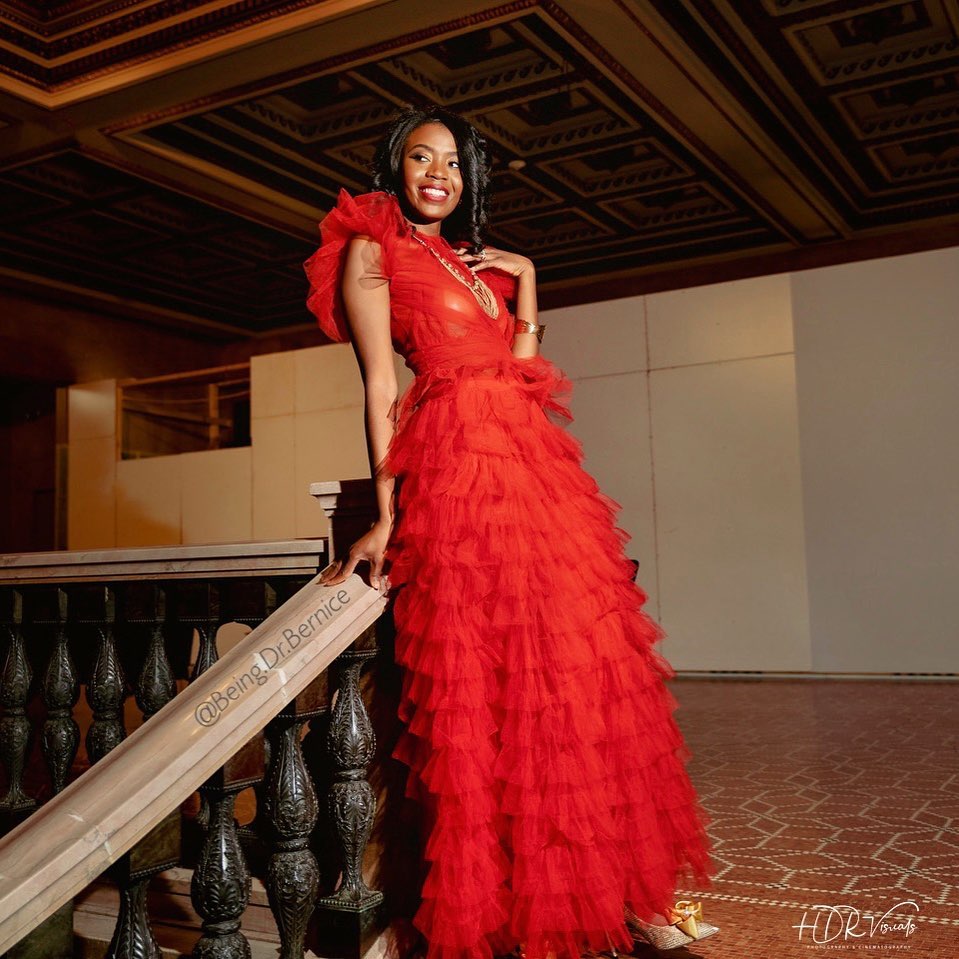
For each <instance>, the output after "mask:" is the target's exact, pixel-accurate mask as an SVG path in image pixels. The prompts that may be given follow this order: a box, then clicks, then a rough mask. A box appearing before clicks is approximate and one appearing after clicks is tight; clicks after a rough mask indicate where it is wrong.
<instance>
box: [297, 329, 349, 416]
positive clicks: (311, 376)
mask: <svg viewBox="0 0 959 959" xmlns="http://www.w3.org/2000/svg"><path fill="white" fill-rule="evenodd" d="M292 356H293V362H294V368H295V374H294V377H295V382H296V412H297V413H309V412H313V411H314V410H335V409H341V408H342V407H344V406H362V405H363V380H362V379H361V378H360V368H359V364H358V363H357V361H356V354H355V353H354V352H353V347H352V346H351V345H350V344H349V343H334V344H333V345H328V346H316V347H312V348H310V349H306V350H297V351H296V352H295V353H293V354H292Z"/></svg>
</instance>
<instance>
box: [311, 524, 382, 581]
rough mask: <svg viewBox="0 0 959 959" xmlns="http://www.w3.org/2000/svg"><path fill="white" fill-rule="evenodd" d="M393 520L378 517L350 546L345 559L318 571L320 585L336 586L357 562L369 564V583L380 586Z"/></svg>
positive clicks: (335, 561) (336, 560)
mask: <svg viewBox="0 0 959 959" xmlns="http://www.w3.org/2000/svg"><path fill="white" fill-rule="evenodd" d="M392 529H393V521H392V520H390V519H378V520H376V522H375V523H373V525H372V526H371V527H370V529H369V532H366V533H364V534H363V535H362V536H361V537H360V538H359V539H358V540H357V541H356V542H355V543H354V544H353V545H352V546H351V547H350V552H349V555H348V556H347V557H346V559H335V560H333V562H332V563H330V565H329V566H327V567H326V569H324V570H323V572H322V573H320V579H319V582H320V585H321V586H338V585H339V584H340V583H342V582H343V580H345V579H346V578H347V577H348V576H349V575H350V574H351V573H352V572H353V570H354V569H355V568H356V564H357V563H361V562H364V561H366V562H368V563H369V564H370V584H371V585H372V587H373V588H374V589H379V588H380V580H381V579H383V578H384V577H383V557H384V554H385V552H386V544H387V543H388V542H389V538H390V532H391V531H392Z"/></svg>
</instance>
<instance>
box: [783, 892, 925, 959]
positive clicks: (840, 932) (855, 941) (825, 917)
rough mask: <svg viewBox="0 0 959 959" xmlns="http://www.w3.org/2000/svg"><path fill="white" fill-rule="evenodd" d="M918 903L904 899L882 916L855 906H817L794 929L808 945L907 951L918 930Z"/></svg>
mask: <svg viewBox="0 0 959 959" xmlns="http://www.w3.org/2000/svg"><path fill="white" fill-rule="evenodd" d="M918 914H919V903H917V902H916V901H915V900H914V899H904V900H903V901H902V902H897V903H896V904H895V905H894V906H892V907H891V908H889V909H887V910H886V911H885V912H884V913H882V915H877V914H875V913H874V912H873V911H872V910H870V911H866V912H860V911H859V910H858V909H857V908H856V907H855V906H847V905H833V906H826V905H816V906H812V907H811V908H809V909H807V910H806V911H805V912H804V913H803V915H802V919H801V920H800V921H799V922H798V923H796V924H795V925H794V926H793V927H792V928H793V929H797V930H798V935H799V941H800V942H801V943H804V944H805V945H806V946H810V947H812V946H815V947H817V948H822V947H823V946H825V947H826V948H828V949H869V950H873V949H883V950H886V949H907V948H908V944H907V943H906V940H907V939H908V938H909V937H910V936H911V935H912V934H913V933H914V932H915V931H916V928H917V926H916V922H915V919H914V918H913V917H914V916H916V915H918Z"/></svg>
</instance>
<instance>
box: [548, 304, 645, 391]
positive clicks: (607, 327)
mask: <svg viewBox="0 0 959 959" xmlns="http://www.w3.org/2000/svg"><path fill="white" fill-rule="evenodd" d="M643 310H644V304H643V297H641V296H636V297H628V298H626V299H621V300H608V301H607V302H605V303H590V304H584V305H581V306H571V307H565V308H563V309H558V310H546V311H544V312H543V313H542V314H540V318H541V320H542V321H543V322H544V323H546V324H547V326H548V329H547V330H546V335H545V336H544V338H543V346H542V350H543V355H544V356H545V357H546V358H547V359H548V360H550V361H551V362H553V363H555V364H556V365H557V366H558V367H559V368H560V369H561V370H563V371H564V372H565V373H566V375H567V376H569V377H571V378H573V379H576V378H577V377H583V376H602V375H603V374H606V373H630V372H633V371H634V370H642V369H645V368H646V334H645V327H644V314H643Z"/></svg>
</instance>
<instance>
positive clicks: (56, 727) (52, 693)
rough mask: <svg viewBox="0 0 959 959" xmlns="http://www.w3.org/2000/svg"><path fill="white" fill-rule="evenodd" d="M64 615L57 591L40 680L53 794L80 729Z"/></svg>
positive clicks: (77, 687) (45, 750)
mask: <svg viewBox="0 0 959 959" xmlns="http://www.w3.org/2000/svg"><path fill="white" fill-rule="evenodd" d="M67 613H68V598H67V592H66V590H65V589H63V588H60V589H58V590H57V635H56V639H55V642H54V647H53V651H52V652H51V654H50V661H49V663H48V664H47V669H46V672H45V673H44V677H43V702H44V705H45V706H46V707H47V718H46V720H45V721H44V723H43V731H42V736H41V741H42V745H43V755H44V758H45V759H46V761H47V767H48V768H49V770H50V779H51V782H52V783H53V792H54V793H58V792H60V790H61V789H63V787H64V786H65V785H66V782H67V776H68V775H69V772H70V767H71V765H72V764H73V760H74V759H75V758H76V755H77V749H78V748H79V746H80V726H79V724H78V723H77V721H76V720H75V719H74V718H73V707H74V706H76V704H77V700H78V699H79V698H80V680H79V678H78V676H77V667H76V664H75V663H74V661H73V657H72V656H71V655H70V647H69V645H68V642H67Z"/></svg>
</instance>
